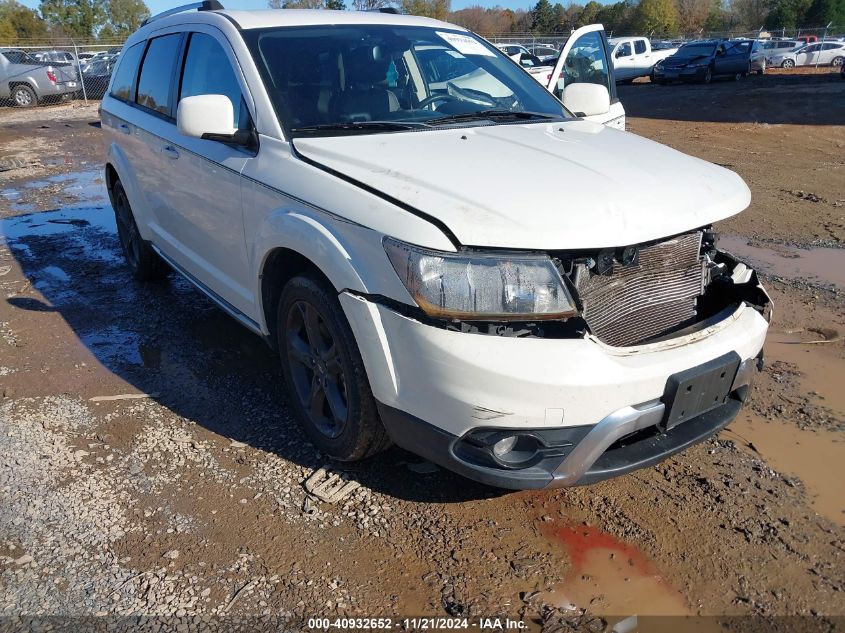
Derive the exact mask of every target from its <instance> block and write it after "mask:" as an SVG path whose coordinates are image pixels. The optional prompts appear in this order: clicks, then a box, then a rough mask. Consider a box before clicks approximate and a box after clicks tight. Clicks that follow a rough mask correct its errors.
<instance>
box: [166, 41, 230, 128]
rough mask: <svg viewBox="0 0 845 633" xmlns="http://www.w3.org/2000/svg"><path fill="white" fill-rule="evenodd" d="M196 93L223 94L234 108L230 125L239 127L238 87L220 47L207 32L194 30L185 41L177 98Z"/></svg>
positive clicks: (227, 59) (191, 95)
mask: <svg viewBox="0 0 845 633" xmlns="http://www.w3.org/2000/svg"><path fill="white" fill-rule="evenodd" d="M196 95H225V96H227V97H229V100H230V101H231V102H232V107H233V108H234V111H235V117H234V119H235V120H234V121H232V124H233V125H234V126H235V127H236V128H241V127H242V126H241V125H240V123H241V104H242V101H243V99H242V95H241V86H240V84H239V83H238V79H237V77H235V72H234V70H232V64H231V62H229V58H228V57H227V56H226V52H225V51H224V50H223V47H222V46H221V45H220V44H219V42H217V40H215V39H214V38H213V37H211V36H210V35H206V34H205V33H194V34H192V35H191V42H190V44H188V55H187V56H186V57H185V70H184V71H183V72H182V86H181V88H180V91H179V99H184V98H185V97H194V96H196Z"/></svg>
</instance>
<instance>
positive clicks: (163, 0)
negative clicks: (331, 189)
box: [20, 0, 604, 14]
mask: <svg viewBox="0 0 845 633" xmlns="http://www.w3.org/2000/svg"><path fill="white" fill-rule="evenodd" d="M20 1H21V2H23V4H25V5H26V6H28V7H31V8H33V9H37V8H38V3H39V0H20ZM190 1H192V0H184V1H183V0H146V2H147V6H148V7H149V8H150V12H152V13H153V14H155V13H161V12H162V11H165V10H167V9H170V8H171V7H177V6H179V5H180V4H187V3H188V2H190ZM221 2H222V4H223V6H224V7H226V8H227V9H266V8H267V0H221ZM599 2H601V3H602V4H604V2H603V0H599ZM346 4H347V5H351V0H346ZM477 4H480V5H481V6H484V7H492V6H496V5H498V6H502V7H505V8H508V9H528V8H530V7H532V6H533V5H534V4H536V0H534V2H531V0H500V1H495V0H486V1H485V0H452V10H453V11H456V10H458V9H463V8H464V7H467V6H470V5H477ZM552 4H554V0H552ZM581 4H583V3H581Z"/></svg>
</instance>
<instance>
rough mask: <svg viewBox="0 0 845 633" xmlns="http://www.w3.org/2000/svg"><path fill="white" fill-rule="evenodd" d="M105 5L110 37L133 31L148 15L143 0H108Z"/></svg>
mask: <svg viewBox="0 0 845 633" xmlns="http://www.w3.org/2000/svg"><path fill="white" fill-rule="evenodd" d="M106 6H107V8H108V18H109V24H110V25H111V32H112V37H126V36H128V35H130V34H131V33H134V32H135V31H137V30H138V27H140V26H141V22H143V21H144V20H146V19H147V18H148V17H149V16H150V11H149V9H147V5H146V4H144V0H108V4H107V5H106ZM100 37H101V38H102V34H101V35H100Z"/></svg>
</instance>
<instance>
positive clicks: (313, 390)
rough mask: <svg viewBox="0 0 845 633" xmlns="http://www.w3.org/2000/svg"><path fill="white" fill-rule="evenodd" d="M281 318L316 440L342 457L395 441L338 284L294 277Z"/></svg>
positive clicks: (282, 349) (295, 400)
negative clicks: (389, 433) (380, 412)
mask: <svg viewBox="0 0 845 633" xmlns="http://www.w3.org/2000/svg"><path fill="white" fill-rule="evenodd" d="M277 324H278V342H279V353H280V355H281V361H282V373H283V375H284V379H285V385H286V387H287V390H288V393H289V394H290V402H291V405H292V408H293V409H294V411H295V412H296V414H297V417H298V418H299V421H300V423H301V424H302V427H303V429H304V430H305V433H306V434H307V435H308V437H309V439H310V440H311V441H312V443H313V444H314V445H315V446H316V447H317V448H318V449H320V450H321V451H322V452H323V453H326V454H327V455H329V456H330V457H333V458H335V459H338V460H341V461H354V460H358V459H363V458H364V457H368V456H370V455H373V454H375V453H377V452H379V451H381V450H383V449H384V448H386V447H387V446H389V445H390V440H389V438H388V436H387V433H386V432H385V430H384V427H383V426H382V424H381V420H380V419H379V417H378V411H377V409H376V402H375V398H373V394H372V391H371V390H370V383H369V381H368V380H367V374H366V371H365V369H364V362H363V361H362V360H361V354H360V352H359V351H358V346H357V344H356V343H355V337H354V335H353V334H352V330H351V328H350V327H349V324H348V323H347V321H346V317H345V316H344V314H343V310H342V309H341V307H340V303H339V302H338V300H337V293H336V292H335V291H334V289H333V288H330V287H328V284H326V283H325V282H323V281H321V280H318V279H316V278H314V277H310V276H298V277H294V278H293V279H291V280H290V281H289V282H288V283H287V284H286V285H285V287H284V289H283V290H282V296H281V298H280V299H279V306H278V319H277Z"/></svg>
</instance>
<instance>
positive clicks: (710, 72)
mask: <svg viewBox="0 0 845 633" xmlns="http://www.w3.org/2000/svg"><path fill="white" fill-rule="evenodd" d="M703 81H704V83H706V84H709V83H710V82H711V81H713V69H712V68H711V67H710V66H708V67H707V70H706V71H704V80H703Z"/></svg>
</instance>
